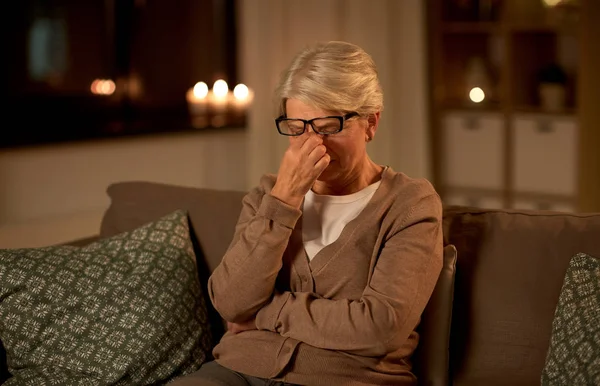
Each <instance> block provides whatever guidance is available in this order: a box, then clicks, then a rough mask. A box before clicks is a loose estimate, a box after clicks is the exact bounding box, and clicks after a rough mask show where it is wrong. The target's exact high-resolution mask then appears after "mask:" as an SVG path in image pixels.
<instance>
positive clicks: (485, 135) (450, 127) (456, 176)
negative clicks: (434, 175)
mask: <svg viewBox="0 0 600 386" xmlns="http://www.w3.org/2000/svg"><path fill="white" fill-rule="evenodd" d="M443 131H444V135H443V159H442V161H443V164H442V175H443V181H444V184H445V185H446V186H451V187H452V186H454V187H467V188H486V189H501V188H502V185H503V183H502V182H503V155H502V154H503V151H504V120H503V119H502V117H501V116H500V115H498V114H492V113H489V114H473V113H452V114H448V115H446V116H445V117H444V120H443Z"/></svg>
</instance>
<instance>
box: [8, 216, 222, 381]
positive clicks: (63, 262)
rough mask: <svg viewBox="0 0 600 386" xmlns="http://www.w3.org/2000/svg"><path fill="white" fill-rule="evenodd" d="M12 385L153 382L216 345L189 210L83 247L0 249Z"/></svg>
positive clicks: (186, 367) (194, 365) (186, 368)
mask: <svg viewBox="0 0 600 386" xmlns="http://www.w3.org/2000/svg"><path fill="white" fill-rule="evenodd" d="M0 339H1V340H2V342H3V344H4V346H5V348H6V352H7V357H8V367H9V371H10V372H11V373H12V378H10V379H9V380H8V382H7V383H6V384H7V385H12V384H15V385H17V384H57V385H58V384H60V385H80V384H100V383H101V384H105V385H113V384H119V385H128V384H131V385H139V384H156V383H164V382H165V381H167V380H169V379H171V378H174V377H175V376H179V375H181V374H186V373H189V372H192V371H194V370H196V369H198V368H199V366H200V365H201V364H202V363H203V362H204V360H205V359H206V357H207V355H209V350H210V348H211V345H212V341H211V339H210V329H209V328H208V323H207V315H206V309H205V305H204V298H203V296H202V293H201V286H200V283H199V280H198V275H197V269H196V263H195V256H194V252H193V247H192V243H191V239H190V232H189V226H188V218H187V215H186V213H185V212H183V211H176V212H173V213H172V214H170V215H168V216H165V217H163V218H161V219H158V220H156V221H154V222H152V223H149V224H146V225H144V226H142V227H140V228H137V229H135V230H132V231H131V232H127V233H121V234H118V235H115V236H113V237H111V238H107V239H104V240H100V241H97V242H94V243H92V244H90V245H88V246H85V247H81V248H80V247H74V246H52V247H44V248H30V249H14V250H0Z"/></svg>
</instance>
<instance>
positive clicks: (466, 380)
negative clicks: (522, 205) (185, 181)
mask: <svg viewBox="0 0 600 386" xmlns="http://www.w3.org/2000/svg"><path fill="white" fill-rule="evenodd" d="M107 194H108V196H109V198H110V206H109V207H108V209H107V210H106V212H105V214H104V217H103V219H102V223H101V226H100V230H99V234H98V235H97V236H94V238H92V239H89V240H85V241H84V242H79V243H76V244H77V245H85V244H87V243H90V242H94V241H96V240H103V239H107V238H110V237H113V236H115V235H119V234H121V233H123V232H127V231H131V230H133V229H136V228H137V227H140V226H142V225H143V224H146V223H148V222H151V221H154V220H156V219H157V218H160V217H161V216H165V215H167V214H169V213H171V212H173V211H175V210H178V209H182V210H185V211H186V213H187V216H188V218H189V224H190V233H191V234H192V236H193V239H194V252H195V254H196V258H197V265H198V267H197V269H198V274H199V279H200V283H201V284H204V285H205V284H206V280H207V278H208V276H209V275H210V272H212V270H213V269H214V268H215V267H216V266H217V265H218V263H219V261H220V258H221V256H222V255H223V253H224V252H225V250H226V248H227V246H228V244H229V241H230V239H231V237H232V235H233V231H234V226H235V223H236V221H237V217H238V215H239V212H240V209H241V200H242V197H243V195H244V194H245V193H244V192H239V191H225V190H214V189H201V188H192V187H183V186H174V185H167V184H160V183H152V182H143V181H130V182H120V183H115V184H112V185H111V186H109V187H108V189H107ZM443 230H444V243H445V246H446V247H445V250H444V253H445V257H444V259H445V260H444V268H443V270H442V274H441V275H440V279H439V282H438V285H437V287H436V289H435V291H434V294H433V296H432V298H431V300H430V302H429V304H428V306H427V309H426V311H425V313H424V315H423V318H422V321H421V324H420V326H419V329H420V334H421V342H420V344H419V348H418V351H417V353H416V354H415V358H414V367H415V372H416V373H417V375H418V378H419V383H420V384H424V385H425V384H426V385H448V384H454V385H465V386H466V385H534V384H540V377H541V373H542V371H543V369H544V366H545V361H546V357H547V354H548V350H549V347H550V343H551V335H552V333H553V320H554V318H555V312H556V308H557V304H558V301H559V296H560V295H561V289H562V288H563V282H564V278H565V274H566V273H567V270H568V268H569V264H570V261H571V258H572V257H573V256H575V255H576V254H578V253H586V254H589V255H591V256H600V214H594V213H591V214H567V213H556V212H549V211H517V210H486V209H478V208H469V207H458V206H452V207H445V208H444V214H443ZM206 307H207V308H208V315H209V322H210V328H211V336H212V338H213V342H214V341H216V340H217V339H218V337H219V336H220V335H221V334H223V332H224V323H223V321H222V320H221V319H220V317H219V316H218V314H217V313H216V312H215V311H214V309H212V308H211V305H210V302H209V301H208V300H207V301H206ZM596 354H598V355H597V356H598V357H600V353H596ZM0 363H1V368H0V374H1V376H2V379H3V380H5V379H7V378H8V377H10V374H8V372H7V365H6V354H5V353H4V351H3V350H2V351H0Z"/></svg>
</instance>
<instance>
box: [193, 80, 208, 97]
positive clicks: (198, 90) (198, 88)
mask: <svg viewBox="0 0 600 386" xmlns="http://www.w3.org/2000/svg"><path fill="white" fill-rule="evenodd" d="M193 92H194V96H195V97H196V98H197V99H204V98H206V95H208V86H207V85H206V83H204V82H198V83H196V84H195V85H194V91H193Z"/></svg>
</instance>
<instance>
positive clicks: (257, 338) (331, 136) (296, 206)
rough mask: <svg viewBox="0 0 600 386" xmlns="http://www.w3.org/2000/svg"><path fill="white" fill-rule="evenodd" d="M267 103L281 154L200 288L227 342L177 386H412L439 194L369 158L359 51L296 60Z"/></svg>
mask: <svg viewBox="0 0 600 386" xmlns="http://www.w3.org/2000/svg"><path fill="white" fill-rule="evenodd" d="M276 96H277V98H278V100H279V101H280V106H279V113H280V115H281V116H280V117H279V118H277V119H276V126H277V130H278V132H279V134H281V135H284V136H287V137H288V138H289V147H288V149H287V151H286V152H285V154H284V156H283V159H282V160H281V164H280V167H279V171H278V173H277V175H265V176H264V177H263V178H262V179H261V181H260V184H259V185H258V186H257V187H256V188H255V189H253V190H252V191H251V192H249V193H248V194H247V195H246V197H245V198H244V200H243V209H242V212H241V214H240V217H239V222H238V224H237V226H236V230H235V235H234V237H233V240H232V242H231V245H230V247H229V249H228V251H227V252H226V254H225V256H224V257H223V260H222V262H221V264H220V265H219V266H218V267H217V268H216V269H215V271H214V272H213V274H212V276H211V277H210V280H209V282H208V288H209V295H210V298H211V300H212V302H213V304H214V306H215V308H216V310H217V311H218V312H219V313H220V314H221V316H222V317H223V319H225V320H226V321H227V322H228V323H227V324H228V331H227V333H226V334H225V335H224V336H223V338H222V339H221V341H220V342H219V344H218V345H217V346H216V347H215V348H214V350H213V355H214V357H215V361H211V362H208V363H206V364H204V365H203V366H202V368H201V369H200V370H199V371H198V372H196V373H194V374H191V375H189V376H187V377H184V378H182V379H180V380H178V381H176V382H175V384H176V385H177V384H179V385H184V384H185V385H273V384H281V385H283V384H300V385H327V386H331V385H413V384H415V383H416V379H415V376H414V375H413V374H412V373H411V364H410V363H411V362H410V358H411V355H412V353H413V352H414V350H415V348H416V346H417V343H418V334H417V332H416V331H415V329H416V327H417V325H418V323H419V320H420V317H421V314H422V312H423V310H424V308H425V306H426V304H427V302H428V300H429V297H430V296H431V293H432V292H433V289H434V286H435V283H436V281H437V278H438V276H439V273H440V270H441V267H442V228H441V203H440V199H439V196H438V194H437V193H436V192H435V190H434V188H433V187H432V185H431V184H430V183H429V182H427V181H426V180H423V179H412V178H410V177H408V176H406V175H405V174H403V173H400V172H395V171H393V170H392V168H390V167H386V166H382V165H379V164H377V163H376V162H374V161H372V160H371V158H370V157H369V155H368V154H367V149H366V147H367V143H368V142H369V141H372V140H373V139H374V137H375V134H376V132H377V127H378V124H379V120H380V118H381V111H382V110H383V94H382V90H381V86H380V83H379V80H378V76H377V70H376V67H375V64H374V62H373V60H372V58H371V57H370V56H369V55H368V54H367V53H366V52H364V51H363V50H362V49H361V48H360V47H358V46H356V45H353V44H349V43H345V42H335V41H334V42H327V43H321V44H318V45H316V46H314V47H310V48H307V49H305V50H303V51H302V52H300V53H299V54H298V55H297V56H296V57H295V59H294V60H293V61H292V63H291V65H290V67H289V68H288V69H287V71H286V72H284V74H283V76H282V79H281V81H280V85H279V87H278V89H277V94H276ZM178 382H180V383H178Z"/></svg>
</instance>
